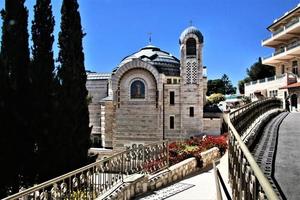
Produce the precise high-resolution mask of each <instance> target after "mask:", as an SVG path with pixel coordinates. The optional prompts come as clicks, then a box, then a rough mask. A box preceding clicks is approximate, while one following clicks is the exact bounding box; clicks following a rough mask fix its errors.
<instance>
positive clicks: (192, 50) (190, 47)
mask: <svg viewBox="0 0 300 200" xmlns="http://www.w3.org/2000/svg"><path fill="white" fill-rule="evenodd" d="M186 55H187V56H196V40H195V39H194V38H189V39H188V40H187V41H186Z"/></svg>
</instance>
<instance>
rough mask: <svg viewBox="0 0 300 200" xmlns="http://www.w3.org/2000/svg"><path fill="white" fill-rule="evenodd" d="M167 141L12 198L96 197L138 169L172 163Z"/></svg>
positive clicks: (152, 169) (147, 170)
mask: <svg viewBox="0 0 300 200" xmlns="http://www.w3.org/2000/svg"><path fill="white" fill-rule="evenodd" d="M168 151H169V148H168V141H161V142H157V143H153V144H149V145H146V146H143V145H139V146H138V147H133V148H131V149H129V150H126V151H123V152H121V153H118V154H116V155H113V156H112V157H109V158H107V159H104V160H100V161H97V162H95V163H92V164H90V165H87V166H85V167H82V168H80V169H77V170H75V171H72V172H70V173H67V174H65V175H62V176H60V177H57V178H54V179H52V180H50V181H47V182H44V183H41V184H39V185H36V186H34V187H32V188H29V189H25V190H23V191H21V192H19V193H17V194H15V195H12V196H9V197H7V198H5V199H4V200H13V199H16V200H17V199H26V200H31V199H32V200H33V199H34V200H35V199H95V198H97V197H98V196H100V195H102V194H103V193H105V192H107V191H108V190H110V189H111V188H112V187H114V186H116V185H117V184H119V183H121V182H123V180H124V178H126V177H128V176H129V175H131V174H135V173H154V172H156V171H158V170H162V169H164V168H166V167H168V166H169V158H168V155H169V152H168Z"/></svg>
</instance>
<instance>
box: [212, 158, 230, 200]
mask: <svg viewBox="0 0 300 200" xmlns="http://www.w3.org/2000/svg"><path fill="white" fill-rule="evenodd" d="M213 169H214V177H215V184H216V193H217V200H223V195H222V190H221V189H223V192H224V194H225V196H226V199H227V200H231V196H230V194H229V192H228V190H227V188H226V185H225V182H224V180H223V178H222V176H221V173H220V171H219V169H218V168H217V167H216V162H215V161H213ZM220 184H221V185H220Z"/></svg>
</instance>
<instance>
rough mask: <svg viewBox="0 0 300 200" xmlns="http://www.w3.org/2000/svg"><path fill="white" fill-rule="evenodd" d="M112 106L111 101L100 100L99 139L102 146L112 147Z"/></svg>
mask: <svg viewBox="0 0 300 200" xmlns="http://www.w3.org/2000/svg"><path fill="white" fill-rule="evenodd" d="M113 127H114V106H113V102H112V101H104V102H101V139H102V144H103V147H105V148H112V147H113Z"/></svg>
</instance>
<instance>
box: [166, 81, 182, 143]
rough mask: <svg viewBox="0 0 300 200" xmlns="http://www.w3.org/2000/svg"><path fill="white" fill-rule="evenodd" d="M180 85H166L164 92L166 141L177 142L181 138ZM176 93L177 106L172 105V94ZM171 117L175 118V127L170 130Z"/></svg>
mask: <svg viewBox="0 0 300 200" xmlns="http://www.w3.org/2000/svg"><path fill="white" fill-rule="evenodd" d="M179 88H180V85H179V84H173V85H171V84H166V85H165V92H164V106H165V125H164V128H165V134H166V135H165V136H166V139H171V140H176V139H180V138H181V137H182V136H181V134H180V133H181V118H180V90H179ZM171 91H173V92H175V104H174V105H171V104H170V92H171ZM170 116H174V117H175V121H174V122H175V124H174V125H175V127H174V129H170Z"/></svg>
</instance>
